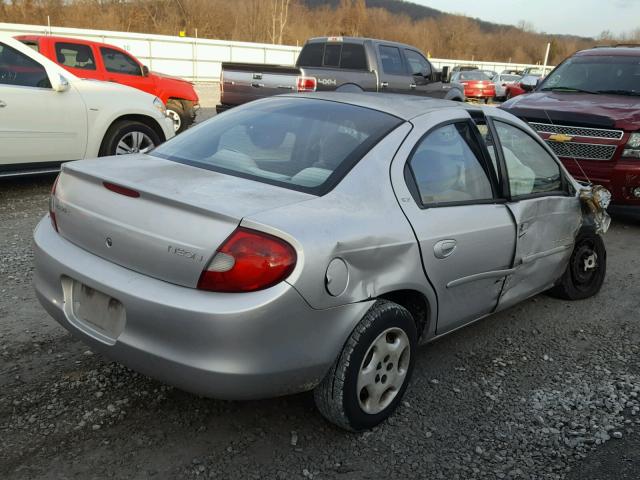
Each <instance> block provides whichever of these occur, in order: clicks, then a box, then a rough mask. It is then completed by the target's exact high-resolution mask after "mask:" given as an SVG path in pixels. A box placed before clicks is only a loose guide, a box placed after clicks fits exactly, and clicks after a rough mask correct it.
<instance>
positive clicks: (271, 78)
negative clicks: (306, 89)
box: [221, 63, 300, 105]
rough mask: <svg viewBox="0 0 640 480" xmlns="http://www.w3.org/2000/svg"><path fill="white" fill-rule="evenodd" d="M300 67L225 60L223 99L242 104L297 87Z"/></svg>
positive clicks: (224, 102)
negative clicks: (226, 61)
mask: <svg viewBox="0 0 640 480" xmlns="http://www.w3.org/2000/svg"><path fill="white" fill-rule="evenodd" d="M299 75H300V70H299V69H298V68H296V67H287V66H281V65H258V64H252V63H223V64H222V77H223V78H222V94H221V102H222V103H223V104H227V105H240V104H242V103H247V102H250V101H252V100H258V99H260V98H264V97H270V96H272V95H278V94H281V93H292V92H295V91H296V85H297V80H298V76H299Z"/></svg>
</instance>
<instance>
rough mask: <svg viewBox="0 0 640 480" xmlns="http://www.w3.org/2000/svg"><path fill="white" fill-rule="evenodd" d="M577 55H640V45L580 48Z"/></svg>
mask: <svg viewBox="0 0 640 480" xmlns="http://www.w3.org/2000/svg"><path fill="white" fill-rule="evenodd" d="M575 55H576V56H581V57H582V56H594V57H595V56H603V55H607V56H618V57H640V48H639V47H615V46H611V47H606V46H605V47H596V48H590V49H589V50H580V51H579V52H576V54H575Z"/></svg>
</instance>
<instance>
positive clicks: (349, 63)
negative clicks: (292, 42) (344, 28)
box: [298, 43, 367, 70]
mask: <svg viewBox="0 0 640 480" xmlns="http://www.w3.org/2000/svg"><path fill="white" fill-rule="evenodd" d="M298 66H299V67H312V68H313V67H316V68H318V67H331V68H344V69H348V70H367V56H366V54H365V51H364V45H362V44H357V43H307V44H306V45H305V46H304V48H303V49H302V51H301V52H300V56H299V58H298Z"/></svg>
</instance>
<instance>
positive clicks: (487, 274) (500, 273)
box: [447, 268, 515, 288]
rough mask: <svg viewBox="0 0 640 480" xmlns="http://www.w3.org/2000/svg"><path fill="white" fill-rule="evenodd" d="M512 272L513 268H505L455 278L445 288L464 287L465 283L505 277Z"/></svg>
mask: <svg viewBox="0 0 640 480" xmlns="http://www.w3.org/2000/svg"><path fill="white" fill-rule="evenodd" d="M514 271H515V268H507V269H505V270H492V271H490V272H481V273H474V274H473V275H468V276H466V277H461V278H456V279H455V280H452V281H450V282H449V283H447V288H453V287H457V286H459V285H464V284H465V283H469V282H475V281H476V280H484V279H487V278H493V277H495V278H500V277H506V276H507V275H511V274H512V273H513V272H514Z"/></svg>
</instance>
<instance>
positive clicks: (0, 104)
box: [0, 100, 7, 108]
mask: <svg viewBox="0 0 640 480" xmlns="http://www.w3.org/2000/svg"><path fill="white" fill-rule="evenodd" d="M6 106H7V104H6V103H4V102H3V101H2V100H0V108H4V107H6Z"/></svg>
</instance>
